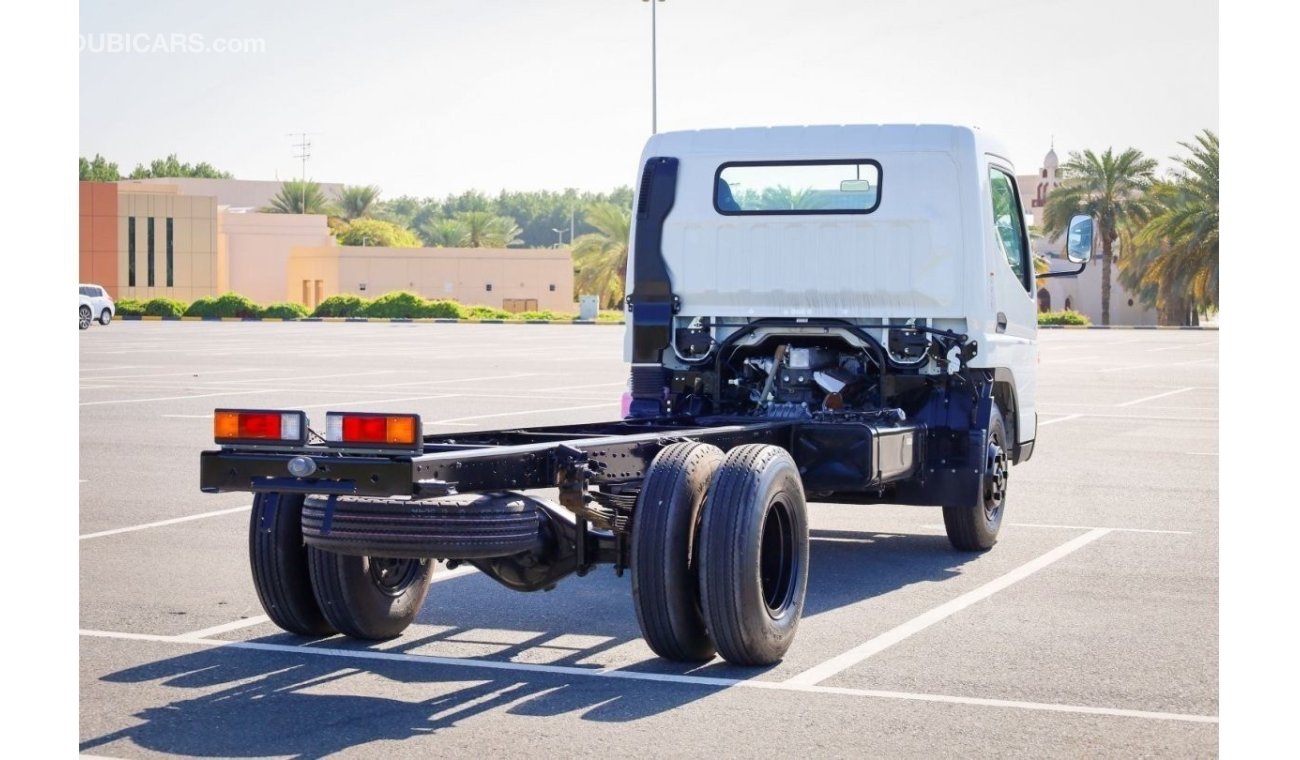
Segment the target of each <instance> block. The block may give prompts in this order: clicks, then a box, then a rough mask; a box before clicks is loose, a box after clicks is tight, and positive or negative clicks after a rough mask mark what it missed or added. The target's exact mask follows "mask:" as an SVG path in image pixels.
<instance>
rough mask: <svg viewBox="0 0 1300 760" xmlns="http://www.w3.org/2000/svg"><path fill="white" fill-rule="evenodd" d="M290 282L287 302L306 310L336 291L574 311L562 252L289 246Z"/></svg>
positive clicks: (568, 263)
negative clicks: (400, 293)
mask: <svg viewBox="0 0 1300 760" xmlns="http://www.w3.org/2000/svg"><path fill="white" fill-rule="evenodd" d="M288 280H289V287H290V290H294V291H295V297H294V299H293V300H296V301H298V302H299V303H303V304H305V305H306V306H307V307H308V308H312V307H314V306H315V305H316V304H317V303H319V302H320V301H321V300H323V299H325V298H328V297H329V296H332V295H337V294H340V293H352V294H355V295H359V296H363V297H367V298H374V297H375V296H379V295H383V294H384V293H387V292H389V291H393V290H407V291H411V292H413V293H418V294H419V295H421V296H423V297H424V298H429V299H448V300H452V301H458V302H460V303H462V304H464V305H466V306H480V305H481V306H491V307H493V308H497V309H505V310H506V311H512V312H515V311H536V310H539V309H541V310H550V311H558V312H572V311H574V310H575V309H574V303H573V259H572V256H571V254H570V252H569V250H568V249H566V248H377V247H364V246H325V247H319V248H295V249H294V250H293V252H292V253H291V254H290V259H289V274H288Z"/></svg>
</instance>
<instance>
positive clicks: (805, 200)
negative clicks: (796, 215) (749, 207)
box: [762, 185, 817, 211]
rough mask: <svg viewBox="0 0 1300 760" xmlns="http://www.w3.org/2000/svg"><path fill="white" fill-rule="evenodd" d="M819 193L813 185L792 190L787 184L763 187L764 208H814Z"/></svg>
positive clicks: (782, 209)
mask: <svg viewBox="0 0 1300 760" xmlns="http://www.w3.org/2000/svg"><path fill="white" fill-rule="evenodd" d="M816 198H817V193H816V192H815V191H814V190H813V189H812V188H811V187H805V188H804V189H802V190H792V189H791V188H789V187H787V186H785V185H777V186H776V187H767V188H763V195H762V204H763V208H764V209H769V210H781V211H784V210H787V209H792V210H793V209H809V208H814V203H813V202H814V201H815V200H816Z"/></svg>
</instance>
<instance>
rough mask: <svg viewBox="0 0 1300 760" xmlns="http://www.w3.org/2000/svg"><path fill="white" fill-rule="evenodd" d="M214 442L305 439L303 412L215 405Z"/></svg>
mask: <svg viewBox="0 0 1300 760" xmlns="http://www.w3.org/2000/svg"><path fill="white" fill-rule="evenodd" d="M212 437H213V438H214V439H215V440H216V442H217V443H285V444H303V443H306V442H307V415H306V414H304V413H303V412H284V411H278V410H269V409H218V410H216V412H215V413H214V414H213V417H212Z"/></svg>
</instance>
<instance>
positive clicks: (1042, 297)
mask: <svg viewBox="0 0 1300 760" xmlns="http://www.w3.org/2000/svg"><path fill="white" fill-rule="evenodd" d="M1059 168H1060V160H1059V159H1058V158H1057V156H1056V149H1055V148H1053V149H1052V150H1049V151H1048V152H1047V155H1046V156H1045V157H1044V158H1043V165H1042V166H1041V167H1040V168H1039V170H1038V173H1037V174H1022V175H1020V176H1017V177H1016V185H1017V189H1018V190H1019V192H1020V203H1021V205H1022V206H1023V207H1024V208H1025V209H1026V210H1027V211H1029V213H1030V215H1031V216H1032V217H1033V218H1032V221H1031V224H1033V225H1034V226H1035V227H1039V228H1041V227H1042V225H1043V213H1044V210H1045V209H1046V206H1047V197H1048V195H1050V194H1051V192H1052V191H1053V190H1055V189H1056V188H1057V187H1059V186H1060V184H1061V180H1060V178H1059V177H1058V176H1057V170H1058V169H1059ZM1030 247H1031V248H1032V249H1033V252H1034V254H1035V255H1039V256H1045V257H1046V258H1047V260H1048V261H1050V262H1051V263H1052V269H1053V270H1054V271H1055V270H1063V269H1065V270H1068V269H1075V268H1077V267H1076V265H1073V264H1070V263H1069V262H1068V261H1066V260H1065V257H1064V255H1063V254H1062V252H1061V248H1062V245H1061V240H1060V238H1057V239H1054V240H1047V239H1045V238H1040V237H1036V238H1034V239H1033V240H1032V241H1031V245H1030ZM1098 251H1099V253H1098V256H1097V258H1095V259H1093V260H1092V261H1091V262H1089V264H1088V267H1087V268H1086V269H1085V270H1084V271H1083V274H1081V275H1079V276H1078V277H1053V278H1050V279H1047V280H1040V281H1039V285H1038V310H1039V311H1061V310H1062V309H1073V310H1074V311H1077V312H1080V313H1082V314H1085V315H1087V317H1088V319H1090V320H1092V323H1093V324H1094V325H1099V324H1101V272H1102V264H1101V256H1100V248H1099V249H1098ZM1113 252H1114V255H1115V259H1116V260H1115V261H1113V262H1112V264H1111V290H1110V323H1111V324H1112V325H1155V324H1159V319H1158V316H1159V315H1158V314H1157V313H1156V311H1155V310H1154V309H1148V308H1146V307H1145V306H1143V305H1142V303H1141V302H1140V301H1139V300H1138V299H1137V296H1136V295H1135V294H1133V293H1130V292H1129V291H1128V290H1126V289H1125V288H1124V286H1123V285H1121V284H1120V282H1119V261H1118V259H1119V258H1120V257H1121V256H1122V255H1123V251H1121V250H1120V249H1119V243H1118V241H1117V242H1116V244H1115V248H1114V251H1113Z"/></svg>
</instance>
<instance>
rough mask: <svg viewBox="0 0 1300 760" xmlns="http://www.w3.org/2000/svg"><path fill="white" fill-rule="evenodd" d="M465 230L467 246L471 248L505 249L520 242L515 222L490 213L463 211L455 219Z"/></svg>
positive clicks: (517, 226)
mask: <svg viewBox="0 0 1300 760" xmlns="http://www.w3.org/2000/svg"><path fill="white" fill-rule="evenodd" d="M454 219H455V220H456V221H457V222H460V224H461V225H462V226H464V228H465V235H466V240H465V245H467V246H468V247H470V248H505V247H507V246H510V245H515V244H517V243H518V242H519V225H518V224H515V220H513V219H511V218H509V217H505V216H497V215H496V214H493V213H492V212H490V211H462V212H460V213H458V214H456V216H455V217H454Z"/></svg>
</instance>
